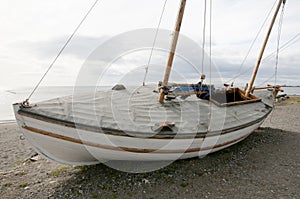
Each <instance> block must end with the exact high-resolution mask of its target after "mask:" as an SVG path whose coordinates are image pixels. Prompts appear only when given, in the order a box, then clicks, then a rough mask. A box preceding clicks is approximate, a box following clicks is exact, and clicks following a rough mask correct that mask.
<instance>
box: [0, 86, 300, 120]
mask: <svg viewBox="0 0 300 199" xmlns="http://www.w3.org/2000/svg"><path fill="white" fill-rule="evenodd" d="M109 88H110V87H109ZM105 89H108V87H103V88H98V90H105ZM282 89H283V90H284V92H283V93H280V94H287V95H300V87H283V88H282ZM79 90H82V91H84V90H86V88H85V87H83V88H79ZM31 91H32V88H22V89H13V90H0V123H7V122H13V121H14V113H13V108H12V104H14V103H18V102H22V101H23V100H25V99H26V98H27V97H28V96H29V94H30V92H31ZM72 94H73V87H67V86H66V87H63V86H55V87H41V88H39V89H38V90H37V91H36V92H35V93H34V95H33V96H32V100H30V101H32V102H39V101H43V100H48V99H53V98H56V97H62V96H68V95H72Z"/></svg>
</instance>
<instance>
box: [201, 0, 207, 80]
mask: <svg viewBox="0 0 300 199" xmlns="http://www.w3.org/2000/svg"><path fill="white" fill-rule="evenodd" d="M206 8H207V0H204V14H203V15H204V16H203V34H202V37H203V38H202V62H201V75H200V79H201V83H202V82H203V80H204V79H205V75H204V54H205V39H206V38H205V37H206V15H207V11H206V10H207V9H206Z"/></svg>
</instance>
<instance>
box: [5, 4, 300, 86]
mask: <svg viewBox="0 0 300 199" xmlns="http://www.w3.org/2000/svg"><path fill="white" fill-rule="evenodd" d="M164 1H165V0H99V2H98V4H97V5H96V7H95V8H94V10H93V11H92V13H91V14H90V16H89V17H88V18H87V20H86V21H85V23H84V24H83V25H82V26H81V28H80V29H79V31H78V32H77V34H76V35H75V37H74V39H73V40H72V41H71V43H70V45H69V46H68V47H67V48H66V50H65V52H64V53H63V54H62V56H61V57H60V58H59V59H58V61H57V63H56V64H55V65H54V67H53V69H52V70H51V71H50V73H49V75H48V76H47V78H46V79H45V81H44V82H43V84H42V85H43V86H47V85H72V84H74V82H75V79H76V76H77V73H78V71H79V69H80V67H81V66H82V64H83V63H84V61H85V60H86V59H87V57H88V56H89V55H90V54H91V53H92V52H93V50H95V48H97V47H98V46H99V45H101V43H103V42H104V41H107V40H108V39H110V38H112V37H113V36H115V35H118V34H121V33H124V32H126V31H131V30H134V29H141V28H156V27H157V24H158V21H159V17H160V14H161V10H162V6H163V4H164ZM93 2H94V0H64V1H61V0H51V1H41V0H27V1H22V0H10V1H2V2H1V6H0V25H1V31H0V44H1V45H0V89H15V88H19V87H22V86H34V85H35V84H36V83H37V81H38V80H39V79H40V77H41V76H42V74H43V73H44V72H45V70H46V69H47V67H48V66H49V64H50V63H51V61H52V60H53V59H54V57H55V56H56V54H57V53H58V51H59V50H60V48H61V47H62V45H63V44H64V43H65V41H66V40H67V39H68V37H69V36H70V34H72V32H73V30H74V29H75V27H76V26H77V25H78V23H79V22H80V20H81V19H82V18H83V16H84V15H85V14H86V12H87V10H88V9H89V8H90V7H91V5H92V4H93ZM203 2H204V1H203V0H188V1H187V7H186V14H185V16H184V21H183V25H182V32H181V33H182V34H183V35H185V36H187V37H188V38H190V39H192V40H194V41H195V42H197V43H199V45H201V41H202V26H203ZM274 2H275V1H274V0H264V1H261V0H243V1H241V0H216V1H214V2H213V19H212V22H213V24H212V25H213V26H212V30H213V32H212V54H213V60H214V63H215V64H216V66H217V67H218V68H220V72H221V73H222V77H223V78H224V82H225V81H226V80H228V79H230V77H234V76H235V75H237V73H238V72H239V71H240V69H239V68H240V65H241V63H242V62H243V59H244V57H245V56H246V54H247V51H248V49H249V47H250V45H251V42H252V41H253V39H254V38H255V35H256V34H257V32H258V30H259V29H260V27H261V25H262V23H263V21H264V19H265V18H266V16H267V14H268V12H269V11H270V9H271V7H272V6H273V4H274ZM178 5H179V0H169V1H168V3H167V5H166V10H165V13H164V16H163V19H162V23H161V28H162V29H167V30H172V29H173V27H174V24H175V18H176V15H177V11H178ZM299 10H300V1H297V0H288V1H287V5H286V9H285V15H284V21H283V27H282V36H281V45H283V44H285V43H286V42H288V41H289V40H291V39H293V38H294V39H293V40H292V41H291V43H289V44H288V46H287V47H286V48H283V49H282V51H281V53H280V57H279V67H278V83H280V84H292V85H300V80H299V77H300V69H299V67H300V56H299V55H300V35H299V34H300V26H299V21H300V12H299ZM267 24H269V21H268V23H267ZM277 31H278V21H277V23H276V25H275V29H274V31H273V33H272V36H271V39H270V43H269V45H268V47H267V49H266V56H265V57H267V56H268V55H270V54H271V55H270V56H269V57H268V59H265V61H264V62H263V63H262V69H261V70H260V72H259V80H258V82H260V83H261V82H263V80H267V79H269V78H271V77H272V75H273V74H274V68H275V56H272V55H274V54H272V53H273V52H274V51H275V50H276V38H277ZM265 32H266V27H265V28H264V29H263V31H262V34H261V35H260V37H259V39H258V41H257V43H256V44H255V46H254V48H253V51H251V53H250V55H249V58H248V59H247V61H246V63H245V65H244V66H243V68H242V69H241V72H243V71H248V73H246V74H245V75H244V76H241V77H240V78H239V80H238V81H240V80H241V79H244V80H245V79H246V78H249V77H250V75H251V72H252V68H253V66H254V65H255V60H256V57H257V55H258V53H259V48H260V46H261V43H262V39H263V37H264V35H265ZM206 50H208V49H206ZM129 57H130V56H129ZM131 57H132V56H131ZM162 71H164V69H162ZM273 82H274V78H271V79H270V81H269V82H267V83H273Z"/></svg>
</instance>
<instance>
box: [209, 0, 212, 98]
mask: <svg viewBox="0 0 300 199" xmlns="http://www.w3.org/2000/svg"><path fill="white" fill-rule="evenodd" d="M209 9H210V11H209V87H210V92H211V91H212V44H211V41H212V0H210V4H209ZM210 97H211V94H210Z"/></svg>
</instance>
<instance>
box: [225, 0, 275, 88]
mask: <svg viewBox="0 0 300 199" xmlns="http://www.w3.org/2000/svg"><path fill="white" fill-rule="evenodd" d="M276 3H277V2H276V1H275V2H274V3H273V6H272V7H271V9H270V11H269V12H268V14H267V16H266V18H265V20H264V22H263V23H262V25H261V26H260V28H259V30H258V32H257V34H256V36H255V38H254V40H253V41H252V43H251V45H250V48H249V49H248V51H247V54H246V56H245V58H244V59H243V61H242V63H241V65H240V67H239V70H238V72H237V75H236V76H234V77H233V78H232V79H230V80H228V81H226V82H225V84H228V83H232V84H234V82H235V80H236V79H237V78H238V77H240V76H241V75H243V74H245V73H247V72H248V71H249V70H251V68H250V69H247V70H245V71H244V72H241V70H242V68H243V66H244V64H245V63H246V60H247V59H248V56H249V55H250V52H251V50H252V49H253V46H254V44H255V43H256V41H257V39H258V37H259V35H260V34H261V32H262V30H263V28H264V26H265V24H266V23H267V21H268V19H269V17H270V15H271V13H272V11H273V9H274V7H275V5H276Z"/></svg>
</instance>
